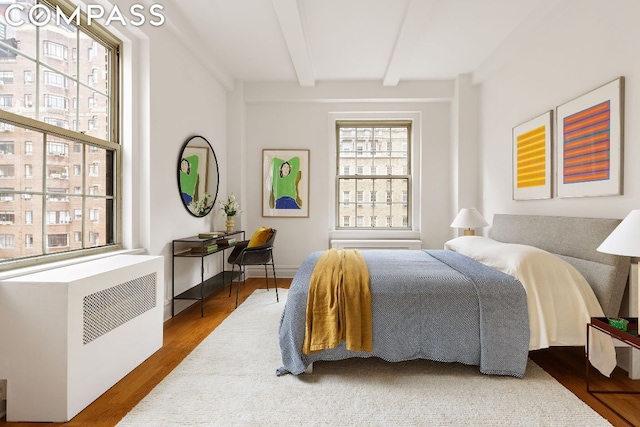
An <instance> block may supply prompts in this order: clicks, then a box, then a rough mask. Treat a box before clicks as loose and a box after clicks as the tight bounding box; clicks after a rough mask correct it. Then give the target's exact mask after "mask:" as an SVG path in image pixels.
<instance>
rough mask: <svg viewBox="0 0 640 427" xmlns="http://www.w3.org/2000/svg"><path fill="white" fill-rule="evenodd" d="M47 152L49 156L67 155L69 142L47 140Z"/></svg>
mask: <svg viewBox="0 0 640 427" xmlns="http://www.w3.org/2000/svg"><path fill="white" fill-rule="evenodd" d="M47 154H48V155H50V156H68V155H69V144H67V143H64V142H48V143H47Z"/></svg>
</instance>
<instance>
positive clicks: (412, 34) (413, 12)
mask: <svg viewBox="0 0 640 427" xmlns="http://www.w3.org/2000/svg"><path fill="white" fill-rule="evenodd" d="M434 3H435V0H427V1H416V0H409V3H408V4H407V8H406V10H405V14H404V19H403V20H402V26H401V27H400V31H399V32H398V38H397V40H396V45H395V46H394V48H393V52H392V54H391V59H390V60H389V65H387V71H386V73H385V75H384V79H383V81H382V85H383V86H397V85H398V83H399V82H400V78H401V77H402V76H401V73H402V70H403V69H404V67H405V66H406V64H407V62H408V61H409V59H410V58H411V56H412V55H415V54H416V52H415V48H414V46H415V40H418V39H419V38H420V37H422V34H423V33H424V29H425V27H426V26H427V25H428V23H427V22H428V18H429V15H430V14H429V12H430V10H431V9H432V6H433V4H434Z"/></svg>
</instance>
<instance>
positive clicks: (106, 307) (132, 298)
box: [82, 273, 156, 345]
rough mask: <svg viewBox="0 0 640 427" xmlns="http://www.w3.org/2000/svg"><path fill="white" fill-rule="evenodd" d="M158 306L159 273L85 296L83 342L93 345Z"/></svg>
mask: <svg viewBox="0 0 640 427" xmlns="http://www.w3.org/2000/svg"><path fill="white" fill-rule="evenodd" d="M155 305H156V273H152V274H147V275H146V276H142V277H139V278H137V279H134V280H129V281H128V282H125V283H122V284H120V285H117V286H113V287H111V288H108V289H104V290H102V291H99V292H95V293H93V294H91V295H87V296H85V297H84V300H83V307H82V311H83V315H84V322H83V326H84V327H83V343H84V344H85V345H86V344H88V343H90V342H91V341H93V340H95V339H97V338H99V337H101V336H102V335H104V334H106V333H107V332H109V331H112V330H114V329H116V328H117V327H118V326H120V325H124V324H125V323H127V322H128V321H130V320H131V319H133V318H135V317H137V316H139V315H141V314H143V313H144V312H146V311H149V310H151V309H153V308H154V307H155Z"/></svg>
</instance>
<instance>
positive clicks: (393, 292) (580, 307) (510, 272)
mask: <svg viewBox="0 0 640 427" xmlns="http://www.w3.org/2000/svg"><path fill="white" fill-rule="evenodd" d="M619 222H620V220H616V219H599V218H575V217H558V216H537V215H506V214H497V215H495V216H494V218H493V226H492V229H491V232H490V238H485V237H480V236H478V237H460V238H457V239H452V240H451V241H449V242H447V245H446V249H447V250H363V251H362V255H363V257H364V259H365V261H366V264H367V267H368V268H369V273H370V279H371V280H370V284H371V311H372V323H373V332H372V334H373V349H372V351H371V352H362V351H352V350H348V349H347V348H346V346H345V344H344V343H341V344H340V345H338V346H337V347H335V348H330V349H324V350H322V351H319V352H315V353H312V354H304V353H303V352H302V350H301V349H302V343H303V341H304V337H305V321H306V315H305V314H306V304H307V296H308V287H309V280H310V277H311V274H312V272H313V268H314V266H315V264H316V262H317V261H318V259H319V258H320V256H321V254H322V252H320V251H319V252H314V253H312V254H310V255H309V256H308V257H307V258H306V259H305V261H304V262H303V264H302V265H301V267H300V269H299V270H298V272H297V273H296V275H295V277H294V279H293V281H292V283H291V287H290V290H289V294H288V298H287V303H286V305H285V308H284V311H283V314H282V318H281V322H280V337H279V343H280V349H281V354H282V362H283V366H282V367H280V368H279V369H277V371H276V374H277V375H283V374H287V373H291V374H295V375H298V374H301V373H303V372H305V371H306V370H307V369H308V367H309V366H311V365H312V364H313V363H314V362H315V361H319V360H323V361H325V360H327V361H330V360H341V359H347V358H353V357H379V358H381V359H384V360H386V361H389V362H397V361H405V360H412V359H429V360H435V361H440V362H458V363H463V364H467V365H475V366H478V367H479V370H480V372H482V373H484V374H492V375H509V376H515V377H523V376H524V374H525V369H526V363H527V358H528V352H529V350H534V349H539V348H546V347H549V346H555V345H584V344H585V329H586V328H585V324H586V323H587V322H588V321H589V317H591V316H602V315H607V316H616V315H617V314H618V311H619V309H620V303H621V301H622V296H623V293H624V289H625V285H626V282H627V275H628V272H629V265H630V260H629V258H628V257H620V256H614V255H608V254H603V253H599V252H597V251H596V248H597V247H598V246H599V245H600V243H601V242H602V241H603V240H604V239H605V238H606V237H607V236H608V235H609V233H610V232H611V231H613V229H614V228H615V227H616V226H617V225H618V224H619ZM505 254H506V255H505ZM521 255H522V256H521ZM505 259H507V261H505ZM523 266H524V267H523ZM551 266H553V267H551ZM532 271H534V272H532ZM535 271H538V272H541V273H540V274H542V275H543V276H544V278H538V276H535V275H536V274H538V273H535ZM550 271H551V272H550ZM519 275H522V277H521V276H519ZM532 275H533V276H534V277H533V279H532V278H531V276H532ZM514 276H515V277H514ZM532 280H533V282H534V283H533V284H532V283H530V282H531V281H532ZM537 282H543V283H542V286H538V283H537ZM559 283H561V284H562V285H563V286H559ZM566 283H571V285H570V286H568V285H566ZM592 341H593V345H594V346H595V347H596V348H593V347H592V355H593V358H592V363H594V366H596V367H597V368H598V369H600V370H601V372H603V373H605V374H606V375H608V373H609V372H610V371H611V370H613V367H615V351H614V349H613V345H612V343H611V342H610V341H609V342H607V341H606V339H605V340H602V339H598V338H597V337H596V339H593V340H592ZM594 358H595V362H594Z"/></svg>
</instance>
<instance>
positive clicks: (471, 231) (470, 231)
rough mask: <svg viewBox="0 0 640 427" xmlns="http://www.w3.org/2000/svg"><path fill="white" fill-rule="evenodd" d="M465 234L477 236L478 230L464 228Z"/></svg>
mask: <svg viewBox="0 0 640 427" xmlns="http://www.w3.org/2000/svg"><path fill="white" fill-rule="evenodd" d="M464 235H465V236H475V235H476V230H472V229H470V228H469V229H466V230H464Z"/></svg>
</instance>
